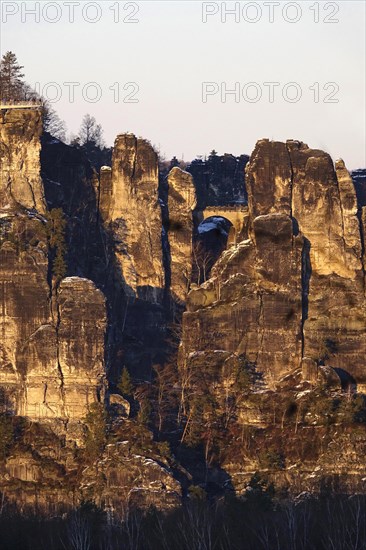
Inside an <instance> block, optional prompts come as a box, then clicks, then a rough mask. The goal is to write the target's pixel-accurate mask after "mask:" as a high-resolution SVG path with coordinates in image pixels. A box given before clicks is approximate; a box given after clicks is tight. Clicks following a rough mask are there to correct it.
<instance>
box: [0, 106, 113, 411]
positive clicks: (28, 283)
mask: <svg viewBox="0 0 366 550" xmlns="http://www.w3.org/2000/svg"><path fill="white" fill-rule="evenodd" d="M1 113H2V125H1V139H2V142H1V143H2V149H1V154H2V157H1V161H2V171H1V187H0V300H1V304H2V307H1V311H0V335H1V338H0V385H1V408H2V410H5V411H9V412H12V413H14V414H17V415H21V416H25V417H28V418H30V419H32V420H37V421H44V420H45V419H58V418H59V419H73V420H77V419H81V418H82V417H84V416H85V414H86V412H87V411H88V406H89V405H90V404H91V403H93V402H95V401H97V400H99V399H100V398H102V397H103V392H104V386H105V380H104V376H105V374H104V373H105V368H104V333H105V326H106V311H105V299H104V296H103V294H102V293H101V292H100V291H99V290H98V289H97V288H96V287H95V285H94V284H93V283H92V282H91V281H89V280H87V279H83V278H79V277H72V278H67V279H65V280H64V281H62V283H61V284H60V286H59V287H58V289H57V290H56V289H55V288H52V286H51V275H50V265H49V251H48V243H47V237H46V231H45V226H46V224H47V223H48V222H47V211H46V210H45V204H44V199H43V196H44V192H43V184H42V180H41V177H40V154H39V153H40V134H41V131H42V120H41V114H40V111H39V110H38V109H14V110H1ZM65 147H66V146H65ZM3 167H4V169H3ZM53 183H54V182H53Z"/></svg>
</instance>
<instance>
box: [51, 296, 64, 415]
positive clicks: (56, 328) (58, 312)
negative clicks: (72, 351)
mask: <svg viewBox="0 0 366 550" xmlns="http://www.w3.org/2000/svg"><path fill="white" fill-rule="evenodd" d="M54 297H55V306H56V323H55V331H56V361H57V370H58V373H59V375H60V393H61V398H62V408H63V411H62V413H63V416H65V403H66V400H65V380H64V373H63V372H62V367H61V361H60V336H59V328H60V324H61V314H60V305H59V302H58V291H57V289H56V290H55V293H54Z"/></svg>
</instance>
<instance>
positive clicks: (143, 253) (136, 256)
mask: <svg viewBox="0 0 366 550" xmlns="http://www.w3.org/2000/svg"><path fill="white" fill-rule="evenodd" d="M100 184H101V188H100V197H101V203H100V204H101V212H102V215H103V218H104V221H105V224H106V226H107V227H108V228H109V230H110V233H111V236H112V239H113V242H114V246H115V253H116V256H117V259H118V262H119V265H120V270H121V275H122V278H123V280H124V284H125V291H126V293H127V294H128V295H130V296H135V297H138V298H142V299H146V300H148V301H151V302H157V301H159V299H161V294H162V289H163V288H164V284H165V277H164V268H163V255H162V246H161V231H162V218H161V208H160V204H159V200H158V199H159V196H158V186H159V178H158V157H157V154H156V152H155V151H154V149H153V147H152V146H151V145H150V143H149V142H147V141H146V140H143V139H140V138H136V137H135V136H134V135H133V134H121V135H119V136H117V138H116V141H115V144H114V149H113V158H112V174H111V181H110V179H109V174H107V173H106V174H103V175H102V178H101V182H100ZM109 190H110V191H109Z"/></svg>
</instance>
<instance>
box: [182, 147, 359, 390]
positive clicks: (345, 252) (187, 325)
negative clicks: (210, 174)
mask: <svg viewBox="0 0 366 550" xmlns="http://www.w3.org/2000/svg"><path fill="white" fill-rule="evenodd" d="M246 184H247V190H248V204H249V216H250V222H249V226H250V239H249V240H247V241H243V242H241V243H239V244H238V245H237V246H234V247H232V248H231V249H229V250H227V251H226V252H224V253H223V255H222V256H221V258H220V260H219V261H218V263H217V264H216V266H215V267H214V269H213V271H212V277H211V279H210V280H209V281H207V282H206V283H205V284H204V285H202V286H201V287H199V288H195V289H194V290H192V291H191V293H190V294H189V297H188V312H187V313H186V314H185V315H184V322H183V326H184V336H183V348H182V357H184V358H185V359H184V361H185V363H184V364H185V365H187V364H188V365H189V357H190V354H194V353H195V352H200V351H205V352H208V351H212V350H213V349H217V350H219V349H220V350H224V351H226V352H231V353H234V354H236V355H243V354H244V355H245V356H246V358H247V359H248V360H250V361H251V362H252V363H255V365H256V368H257V370H258V371H259V372H261V373H264V374H265V378H266V382H267V383H269V384H276V383H278V382H279V381H280V380H281V378H282V377H283V376H285V375H286V374H289V373H290V372H292V371H293V370H296V369H297V368H299V367H300V365H301V364H302V359H303V358H307V361H304V365H305V366H306V368H305V366H304V372H308V371H309V372H310V371H312V369H310V370H309V368H308V363H309V361H310V362H311V361H313V362H314V364H315V365H316V364H319V363H320V364H322V363H323V364H325V365H329V366H330V367H333V368H335V369H336V370H337V369H341V370H342V371H343V370H344V371H345V372H346V375H347V376H349V377H350V378H354V379H355V380H356V381H357V383H358V384H360V385H362V384H364V383H365V375H366V372H365V369H364V367H363V365H364V363H365V358H366V347H365V346H366V338H365V326H366V319H365V301H364V271H363V265H362V261H361V256H362V239H361V234H360V223H359V219H358V217H357V201H356V194H355V191H354V187H353V184H352V180H351V178H350V176H349V174H348V172H347V170H346V168H345V166H344V163H343V161H338V162H337V163H336V168H334V166H333V162H332V160H331V159H330V157H329V155H327V154H326V153H324V152H322V151H318V150H312V149H310V148H309V147H308V146H307V145H305V144H303V143H300V142H294V141H289V142H287V143H286V144H285V143H279V142H269V141H268V140H261V141H259V142H258V143H257V145H256V147H255V149H254V152H253V155H252V157H251V160H250V163H249V164H248V165H247V175H246ZM214 346H215V347H214ZM184 361H183V362H184ZM313 370H314V369H313ZM315 375H316V373H315V374H314V373H313V372H312V374H311V376H312V377H313V376H315ZM309 376H310V375H309Z"/></svg>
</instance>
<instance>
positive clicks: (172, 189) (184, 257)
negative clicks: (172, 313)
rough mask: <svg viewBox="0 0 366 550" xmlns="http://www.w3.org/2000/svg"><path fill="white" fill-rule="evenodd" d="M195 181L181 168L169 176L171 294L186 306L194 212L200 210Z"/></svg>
mask: <svg viewBox="0 0 366 550" xmlns="http://www.w3.org/2000/svg"><path fill="white" fill-rule="evenodd" d="M196 205H197V200H196V190H195V186H194V183H193V178H192V176H191V174H189V173H188V172H184V171H183V170H181V169H180V168H177V167H175V168H173V169H172V170H171V171H170V173H169V175H168V210H169V233H168V238H169V247H170V270H171V284H170V287H171V292H172V296H173V298H174V299H176V300H178V301H179V302H182V303H184V302H185V300H186V298H187V293H188V289H189V284H190V281H191V276H192V238H193V217H192V216H193V210H194V209H195V208H196Z"/></svg>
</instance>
